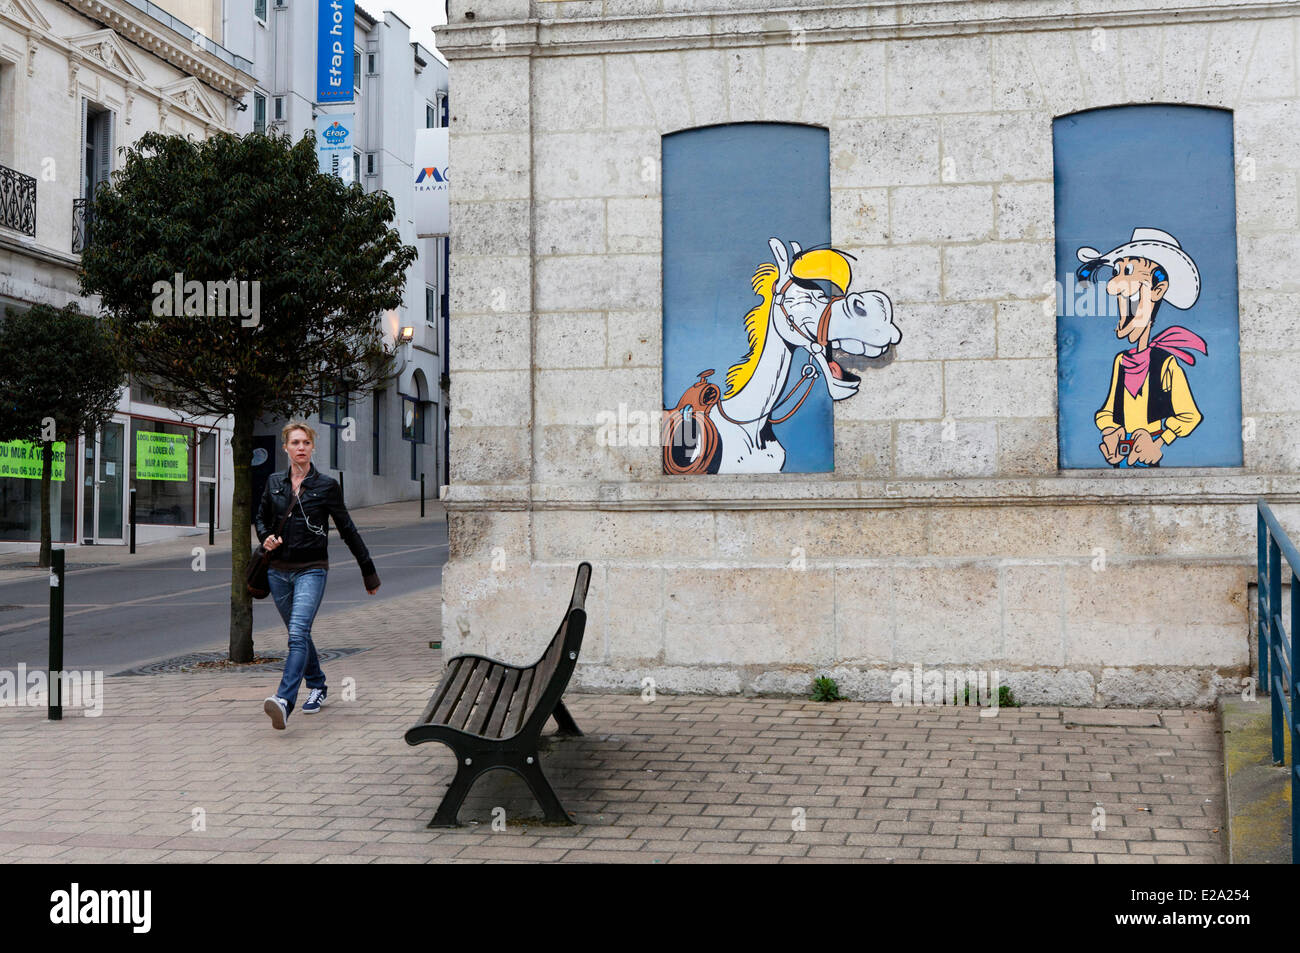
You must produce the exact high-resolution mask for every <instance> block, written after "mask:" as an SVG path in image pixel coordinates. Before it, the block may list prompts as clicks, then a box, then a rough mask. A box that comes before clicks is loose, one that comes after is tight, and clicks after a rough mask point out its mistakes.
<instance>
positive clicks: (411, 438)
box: [402, 397, 424, 480]
mask: <svg viewBox="0 0 1300 953" xmlns="http://www.w3.org/2000/svg"><path fill="white" fill-rule="evenodd" d="M402 439H403V440H406V441H408V442H409V443H410V444H411V479H412V480H418V479H420V445H421V444H422V443H424V403H423V402H422V401H419V400H415V399H413V398H411V397H403V398H402Z"/></svg>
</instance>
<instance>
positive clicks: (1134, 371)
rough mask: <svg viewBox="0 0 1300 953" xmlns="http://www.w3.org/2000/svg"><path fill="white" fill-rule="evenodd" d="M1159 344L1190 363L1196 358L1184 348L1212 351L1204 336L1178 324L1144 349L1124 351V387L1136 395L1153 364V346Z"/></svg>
mask: <svg viewBox="0 0 1300 953" xmlns="http://www.w3.org/2000/svg"><path fill="white" fill-rule="evenodd" d="M1157 346H1159V347H1161V348H1163V349H1164V350H1166V351H1168V352H1169V353H1170V354H1172V355H1173V356H1174V357H1176V358H1178V359H1179V360H1180V361H1185V362H1186V363H1188V364H1195V363H1196V358H1194V357H1193V356H1192V355H1191V353H1190V352H1189V351H1185V350H1183V348H1190V349H1191V350H1192V351H1200V352H1201V353H1202V354H1206V355H1208V354H1209V353H1210V352H1209V351H1208V350H1206V346H1205V339H1204V338H1202V337H1201V336H1200V335H1199V334H1196V333H1195V332H1193V331H1189V330H1187V329H1186V328H1180V327H1179V326H1178V325H1176V324H1175V325H1174V326H1173V327H1168V328H1165V329H1164V330H1163V331H1161V332H1160V333H1159V334H1157V335H1156V336H1155V337H1153V338H1152V339H1151V343H1150V345H1149V346H1147V347H1144V348H1143V349H1142V350H1140V351H1139V350H1138V349H1137V348H1131V349H1130V350H1127V351H1124V352H1122V353H1121V354H1120V357H1121V358H1123V364H1124V389H1125V390H1126V391H1128V392H1129V393H1130V394H1132V395H1133V396H1134V397H1136V396H1137V395H1138V391H1140V390H1141V389H1142V382H1143V381H1144V380H1146V379H1147V371H1148V370H1149V369H1150V366H1151V348H1153V347H1157Z"/></svg>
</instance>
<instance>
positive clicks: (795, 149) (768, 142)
mask: <svg viewBox="0 0 1300 953" xmlns="http://www.w3.org/2000/svg"><path fill="white" fill-rule="evenodd" d="M663 215H664V221H663V268H664V289H663V290H664V342H663V347H664V371H663V387H664V394H663V397H664V405H665V406H667V407H672V406H674V405H675V404H676V403H677V400H678V398H679V397H680V396H681V395H682V394H683V393H684V392H685V390H686V389H687V388H688V387H689V386H690V385H691V384H693V383H695V381H696V380H697V379H698V374H699V372H700V371H702V370H705V369H707V368H714V369H715V370H716V373H715V374H714V375H713V377H712V380H713V381H714V382H716V383H718V384H719V385H720V386H722V385H723V383H724V381H725V378H726V373H727V368H728V367H730V366H731V365H732V364H734V363H736V362H737V361H739V360H741V359H742V358H743V357H744V356H745V352H746V350H747V347H748V342H747V339H746V334H745V327H744V318H745V314H746V312H748V311H749V310H750V308H752V307H754V305H755V304H757V303H758V301H759V299H758V297H757V296H756V295H755V294H754V291H753V288H752V287H751V285H750V279H751V277H752V276H753V274H754V270H755V268H756V267H757V266H758V265H760V264H761V263H763V262H770V261H772V252H771V250H770V249H769V248H768V240H769V239H770V238H780V239H781V240H782V241H784V242H785V243H786V244H787V245H788V244H789V243H790V242H791V241H795V242H798V243H799V244H800V245H802V246H803V247H804V248H811V247H813V246H815V245H820V244H827V243H829V242H830V238H831V192H830V137H829V134H828V133H827V131H826V130H825V129H818V128H814V127H811V126H793V125H784V124H778V123H741V124H735V125H727V126H710V127H707V128H703V129H690V130H686V131H684V132H679V133H674V134H672V135H669V136H665V137H664V140H663ZM803 359H804V352H803V351H799V352H798V353H797V355H796V359H795V363H794V374H792V375H791V377H790V380H789V384H788V385H787V392H788V391H789V389H790V388H791V387H793V386H794V383H795V380H796V378H797V375H798V371H799V367H800V366H801V365H802V363H803ZM796 399H797V398H796ZM788 406H793V404H790V405H787V407H788ZM775 433H776V436H777V439H778V440H779V441H780V443H781V445H782V446H784V448H785V451H786V459H785V465H784V467H783V468H782V472H786V473H817V472H827V471H830V470H833V469H834V462H835V460H834V450H835V440H834V432H833V420H832V414H831V400H830V397H829V396H828V395H827V392H826V388H825V387H824V386H822V385H821V382H820V381H819V382H817V386H815V387H813V388H812V393H811V395H810V396H809V397H808V399H807V400H806V401H805V403H804V405H803V406H802V407H801V408H800V410H799V412H798V413H797V414H795V415H794V416H793V417H791V418H790V419H789V420H788V421H786V422H785V423H781V424H777V425H775Z"/></svg>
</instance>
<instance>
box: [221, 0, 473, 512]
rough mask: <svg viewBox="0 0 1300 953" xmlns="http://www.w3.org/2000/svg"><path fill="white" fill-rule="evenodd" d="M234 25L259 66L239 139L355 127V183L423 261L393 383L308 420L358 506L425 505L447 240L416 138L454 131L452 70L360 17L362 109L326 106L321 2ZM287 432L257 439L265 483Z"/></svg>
mask: <svg viewBox="0 0 1300 953" xmlns="http://www.w3.org/2000/svg"><path fill="white" fill-rule="evenodd" d="M226 15H227V19H226V24H225V29H226V34H225V36H226V42H227V43H228V44H229V45H230V47H231V48H232V49H234V50H237V51H239V52H240V53H241V54H243V55H245V56H247V57H248V58H249V59H250V60H252V62H253V74H254V76H255V77H256V86H255V87H254V89H253V91H252V94H251V97H250V101H249V106H250V108H249V109H247V110H246V111H244V112H242V113H240V114H239V117H238V119H237V129H238V131H239V132H241V133H248V132H253V131H255V130H257V131H266V132H276V133H280V134H287V135H290V136H292V137H293V138H295V139H297V138H300V137H301V136H302V135H303V134H305V133H314V131H315V128H316V120H317V118H318V117H321V116H337V117H340V118H341V119H345V120H347V121H350V122H351V123H352V124H353V128H352V130H351V132H352V142H353V152H352V156H351V162H352V166H351V175H352V178H353V180H355V181H358V182H360V183H361V184H362V186H363V187H364V188H365V189H366V191H367V192H370V191H375V190H379V189H382V190H384V191H386V192H388V193H389V195H391V196H392V198H393V203H394V206H395V207H396V212H397V217H396V220H395V221H394V222H393V223H392V227H394V228H396V229H398V231H399V232H400V233H401V236H402V240H403V241H404V242H405V243H407V244H409V245H413V246H415V247H416V248H417V250H418V252H419V257H418V259H417V260H416V262H415V263H414V264H413V265H412V266H411V268H410V269H409V271H408V273H407V282H406V295H405V300H404V301H403V303H402V306H401V307H400V308H399V309H397V310H396V311H395V312H389V313H387V314H385V315H383V316H382V318H381V323H382V325H383V330H384V333H385V335H386V337H387V339H388V341H389V343H390V345H393V346H396V348H397V351H398V354H397V364H396V366H395V368H394V376H393V378H392V379H391V380H390V381H389V382H387V384H386V386H384V387H383V388H382V389H380V390H377V391H374V392H368V393H346V392H340V393H333V394H330V393H324V394H322V395H321V404H320V407H319V408H316V409H315V412H314V413H313V414H312V415H311V416H310V418H309V419H310V421H311V422H312V423H313V424H314V425H318V426H317V432H318V433H317V436H318V444H317V451H316V457H315V463H316V466H317V467H318V468H319V469H321V470H322V471H324V472H327V473H330V474H331V475H332V476H335V477H340V478H341V479H342V481H343V486H344V491H345V495H346V497H347V501H348V504H349V506H367V505H371V504H374V503H385V502H390V501H393V500H410V499H416V498H418V496H419V493H420V476H421V474H424V476H425V485H426V492H427V494H428V496H429V497H430V498H434V497H436V496H437V494H438V489H439V487H440V486H441V485H442V484H443V483H445V482H446V478H445V467H446V451H445V447H446V440H445V438H446V427H445V419H446V408H447V379H446V363H445V356H446V350H447V348H446V341H445V336H446V328H447V321H446V315H447V308H448V283H447V262H448V241H447V239H445V238H417V235H416V225H415V218H414V196H415V182H416V178H417V176H418V175H419V172H420V170H419V169H417V168H415V160H414V151H415V130H416V129H424V128H439V127H445V126H446V125H447V108H448V100H447V66H446V64H445V63H444V62H442V60H440V59H439V58H438V57H437V55H435V54H434V53H433V52H432V51H431V50H429V49H428V48H427V47H426V46H423V45H421V44H420V43H418V42H413V41H412V39H411V30H410V27H409V26H407V24H406V23H404V22H403V21H402V20H401V18H400V17H398V16H397V15H396V14H394V13H392V12H391V11H386V12H385V13H384V15H383V18H382V19H376V18H375V17H373V16H371V15H370V14H369V13H367V12H366V11H365V10H363V9H362V8H361V7H359V6H358V7H356V8H355V17H354V22H355V43H354V49H353V51H352V56H351V59H350V65H351V72H352V102H350V103H331V104H327V105H322V104H319V103H317V102H316V101H315V100H316V43H315V37H316V17H317V4H316V3H314V2H307V0H237V2H232V3H228V4H227V7H226ZM403 329H408V330H407V331H406V335H407V336H406V338H405V339H403V338H402V333H403ZM286 422H287V421H284V420H264V421H262V422H261V423H260V424H259V425H258V427H257V428H256V430H255V433H254V441H255V445H256V447H257V451H256V459H257V461H259V462H258V465H257V466H256V467H255V470H254V472H255V484H256V483H257V482H258V481H259V480H265V477H266V476H267V475H268V474H269V473H270V472H271V471H272V470H274V469H277V468H278V469H283V468H284V467H287V466H288V461H287V459H286V457H285V455H284V452H283V450H282V449H281V444H280V428H281V427H282V426H283V425H284V424H285V423H286ZM255 488H256V486H255Z"/></svg>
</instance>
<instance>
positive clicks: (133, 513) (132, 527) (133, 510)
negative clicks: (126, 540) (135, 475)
mask: <svg viewBox="0 0 1300 953" xmlns="http://www.w3.org/2000/svg"><path fill="white" fill-rule="evenodd" d="M130 520H131V555H132V556H134V555H135V487H131V514H130Z"/></svg>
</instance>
